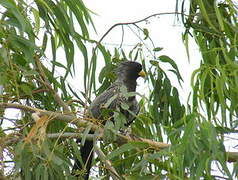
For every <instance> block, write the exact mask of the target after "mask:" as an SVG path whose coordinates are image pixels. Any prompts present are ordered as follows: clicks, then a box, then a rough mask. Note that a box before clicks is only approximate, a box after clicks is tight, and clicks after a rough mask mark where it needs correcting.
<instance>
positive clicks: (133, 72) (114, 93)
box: [73, 60, 146, 180]
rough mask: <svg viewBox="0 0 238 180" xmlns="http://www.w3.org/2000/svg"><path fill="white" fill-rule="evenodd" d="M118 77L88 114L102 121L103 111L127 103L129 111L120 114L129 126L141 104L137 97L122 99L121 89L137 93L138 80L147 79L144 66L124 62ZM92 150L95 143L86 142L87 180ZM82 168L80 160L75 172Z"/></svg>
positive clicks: (93, 104)
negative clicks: (140, 78)
mask: <svg viewBox="0 0 238 180" xmlns="http://www.w3.org/2000/svg"><path fill="white" fill-rule="evenodd" d="M116 75H117V79H116V81H115V82H114V83H112V84H111V85H110V86H109V88H107V89H106V90H105V91H104V92H102V93H101V94H100V95H99V96H97V97H96V98H95V99H94V100H93V101H92V103H91V104H90V106H89V110H88V114H89V116H90V117H92V118H95V119H99V120H100V119H103V109H105V108H107V109H110V110H115V109H116V108H117V107H118V106H120V103H126V104H127V105H128V110H125V109H122V108H120V112H121V113H122V114H123V115H124V116H125V117H126V120H127V122H126V123H125V126H129V125H130V124H131V123H132V122H133V120H134V119H135V115H137V114H138V113H139V104H138V102H137V100H136V97H135V95H132V96H129V97H128V98H125V97H122V96H121V94H120V89H121V87H125V88H126V90H127V92H136V86H137V82H136V80H137V78H139V77H145V75H146V74H145V72H144V71H143V70H142V65H141V64H140V63H138V62H135V61H127V60H124V61H122V62H121V63H120V65H119V66H118V68H117V69H116ZM113 97H114V99H113ZM110 100H111V102H110V104H109V105H108V106H107V107H105V106H104V105H105V104H107V103H108V102H109V101H110ZM110 116H111V117H112V116H113V113H111V114H110ZM109 119H112V118H109ZM104 124H105V122H104ZM92 150H93V141H87V140H86V141H85V143H84V145H83V146H82V147H81V148H80V153H81V157H82V162H83V163H84V165H86V167H85V168H86V174H85V176H84V179H85V180H87V179H88V178H89V174H90V169H91V165H92V158H93V153H92ZM82 168H83V167H82V165H81V163H80V162H79V160H76V162H75V164H74V167H73V170H76V169H82Z"/></svg>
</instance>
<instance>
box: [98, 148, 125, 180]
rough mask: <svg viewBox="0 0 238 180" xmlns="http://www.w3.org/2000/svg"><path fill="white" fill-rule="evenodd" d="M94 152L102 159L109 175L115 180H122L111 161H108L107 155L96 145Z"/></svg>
mask: <svg viewBox="0 0 238 180" xmlns="http://www.w3.org/2000/svg"><path fill="white" fill-rule="evenodd" d="M94 151H95V152H96V154H97V155H98V157H99V158H100V159H101V161H102V162H104V163H105V166H106V168H107V169H108V170H109V173H110V175H111V176H112V178H113V179H115V180H116V179H122V178H121V176H119V174H118V173H117V171H116V169H115V168H114V167H113V166H112V163H111V161H109V160H107V157H106V155H105V154H104V153H103V152H102V151H101V149H100V148H99V147H98V146H97V145H96V144H95V145H94Z"/></svg>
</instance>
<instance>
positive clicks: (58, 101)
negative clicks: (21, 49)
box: [35, 56, 71, 113]
mask: <svg viewBox="0 0 238 180" xmlns="http://www.w3.org/2000/svg"><path fill="white" fill-rule="evenodd" d="M35 60H36V65H37V69H38V72H39V74H40V76H41V78H42V80H41V81H40V83H42V84H43V85H45V86H46V87H47V88H48V89H49V91H50V92H52V95H53V97H54V99H55V101H56V102H57V103H58V104H59V105H60V106H61V107H63V111H64V112H67V113H70V112H71V111H70V109H69V107H68V105H67V104H66V103H65V102H64V101H63V100H62V99H61V98H60V96H59V95H58V94H57V92H56V91H55V90H54V89H53V88H52V87H51V85H50V82H49V80H48V78H47V77H46V75H45V73H44V70H43V69H42V66H43V64H42V63H41V62H40V59H39V57H38V56H36V57H35Z"/></svg>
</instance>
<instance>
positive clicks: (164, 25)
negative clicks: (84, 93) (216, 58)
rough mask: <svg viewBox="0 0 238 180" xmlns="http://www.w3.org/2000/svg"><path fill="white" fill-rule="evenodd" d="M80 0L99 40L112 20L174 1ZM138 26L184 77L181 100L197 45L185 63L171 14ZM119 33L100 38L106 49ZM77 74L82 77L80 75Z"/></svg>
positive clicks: (132, 39) (165, 8)
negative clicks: (171, 60)
mask: <svg viewBox="0 0 238 180" xmlns="http://www.w3.org/2000/svg"><path fill="white" fill-rule="evenodd" d="M84 3H85V4H86V6H87V7H88V8H89V9H90V10H92V11H93V12H95V13H97V14H98V15H94V16H93V22H94V24H95V27H96V28H97V34H95V33H94V32H93V31H91V38H92V39H95V40H99V39H100V38H101V37H102V35H103V34H104V33H105V32H106V31H107V30H108V29H109V28H110V27H111V26H112V25H114V24H116V23H119V22H124V23H125V22H133V21H137V20H140V19H143V18H145V17H147V16H149V15H151V14H154V13H163V12H175V0H166V1H158V0H146V1H145V0H120V1H113V0H84ZM138 25H140V27H141V28H147V29H148V30H149V32H150V37H151V38H152V40H153V41H154V43H155V46H156V47H163V48H164V49H163V50H162V51H161V54H160V55H167V56H169V57H171V58H172V59H173V60H175V62H176V63H177V65H178V67H179V70H180V73H181V75H182V77H183V79H184V84H183V90H180V93H181V94H180V95H181V96H180V98H181V100H183V102H184V103H185V102H186V100H187V96H188V93H189V92H190V78H191V73H192V72H193V71H194V69H195V68H197V67H198V66H199V63H200V59H201V57H200V53H199V50H198V47H197V46H196V44H195V43H194V42H193V41H192V40H191V41H190V63H189V62H188V58H187V55H186V51H185V46H184V44H183V42H182V38H181V37H182V35H181V33H182V32H183V25H180V24H178V22H176V21H175V16H174V15H163V16H160V18H157V17H156V18H151V19H149V21H148V23H140V24H138ZM125 33H126V34H125V39H124V45H133V46H134V45H136V44H137V43H138V42H139V39H138V38H137V37H136V36H135V35H134V34H133V33H131V32H130V30H129V29H128V28H125ZM121 35H122V34H121V28H120V27H117V28H116V29H114V30H113V31H112V32H111V33H110V34H109V35H108V36H107V38H105V39H104V41H103V43H104V44H108V46H107V48H109V49H110V48H112V49H113V48H114V47H118V46H114V45H113V44H120V43H121ZM133 46H123V48H126V47H128V48H129V50H131V48H132V47H133ZM49 54H50V53H49ZM76 58H77V56H76ZM102 62H103V61H102ZM76 68H77V67H76ZM79 69H80V65H79ZM79 75H80V76H82V74H79ZM78 78H80V77H78ZM81 78H82V77H81ZM76 81H77V80H75V79H73V80H72V81H71V80H69V82H72V83H71V84H72V85H73V87H76V89H80V87H78V85H77V84H78V83H75V82H76ZM172 81H173V82H174V84H173V85H176V86H177V85H178V84H177V81H176V80H175V79H173V78H172ZM138 84H140V86H139V88H138V89H139V92H140V93H141V94H143V92H145V90H146V89H147V87H146V86H147V85H144V84H143V80H140V82H138ZM141 84H142V85H141ZM7 111H8V112H7V113H6V114H8V117H9V118H17V117H18V116H19V114H18V113H16V112H13V110H12V109H9V110H7ZM236 144H237V143H235V144H232V143H230V144H229V145H230V146H227V147H228V150H230V151H232V150H234V149H232V148H231V146H234V145H236Z"/></svg>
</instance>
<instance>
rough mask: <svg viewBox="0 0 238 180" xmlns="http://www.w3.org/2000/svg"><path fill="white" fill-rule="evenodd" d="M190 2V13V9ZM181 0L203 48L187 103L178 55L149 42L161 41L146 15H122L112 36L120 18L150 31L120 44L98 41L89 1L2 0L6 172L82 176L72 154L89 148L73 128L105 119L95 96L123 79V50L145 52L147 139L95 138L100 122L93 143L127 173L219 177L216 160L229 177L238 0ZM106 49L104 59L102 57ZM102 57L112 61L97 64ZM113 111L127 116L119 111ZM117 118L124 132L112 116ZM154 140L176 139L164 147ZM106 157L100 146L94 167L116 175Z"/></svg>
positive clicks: (140, 57)
mask: <svg viewBox="0 0 238 180" xmlns="http://www.w3.org/2000/svg"><path fill="white" fill-rule="evenodd" d="M186 3H189V6H190V7H189V14H188V15H185V13H184V12H185V9H184V5H185V4H186ZM181 4H182V5H181V12H182V13H180V15H181V21H182V22H183V24H184V27H185V31H184V33H183V40H184V43H185V46H186V48H187V49H188V47H189V44H188V42H189V38H193V39H195V41H196V43H197V45H198V46H199V48H200V52H201V55H202V59H201V65H200V67H199V68H198V69H197V70H195V71H194V72H193V74H192V77H191V84H192V85H191V86H192V96H191V99H190V100H188V104H187V105H186V104H183V103H182V102H181V100H180V98H179V91H178V87H175V86H173V85H172V82H171V73H169V72H172V74H173V75H175V77H176V78H177V80H178V82H179V84H180V85H182V84H183V77H182V76H181V75H180V72H179V69H178V66H177V64H176V60H173V59H171V58H170V57H169V55H164V54H162V52H163V51H162V50H163V48H161V47H147V46H146V43H144V42H150V43H151V44H152V46H153V41H152V39H151V38H150V34H149V30H148V29H146V28H144V27H140V26H138V25H137V24H138V23H139V22H141V21H138V22H132V23H125V24H123V23H119V24H116V25H115V26H113V27H112V28H111V29H110V30H109V31H108V32H106V33H105V36H106V35H107V34H108V33H109V32H110V31H111V30H113V28H114V27H116V26H133V27H134V28H137V29H138V30H139V31H141V32H142V37H141V38H140V39H139V42H138V44H137V45H136V46H135V47H134V48H133V49H132V50H131V51H130V52H129V53H125V52H126V51H125V50H122V49H120V48H119V49H117V48H115V49H114V51H111V50H110V51H109V50H108V49H107V47H106V46H103V45H102V43H101V41H102V40H103V38H104V37H105V36H104V37H102V39H101V40H100V41H98V42H97V41H95V40H92V39H91V38H90V35H89V29H90V28H94V25H93V22H92V19H91V11H90V10H89V9H88V8H87V7H85V5H84V3H83V2H82V1H81V0H58V1H55V0H32V1H24V0H18V1H15V0H4V1H0V12H1V21H0V101H1V102H0V108H1V111H0V113H1V114H0V117H1V129H0V130H1V141H0V143H1V161H2V164H3V166H4V167H3V168H2V170H1V172H0V178H1V179H4V178H8V179H16V178H21V179H76V178H75V177H73V176H72V175H71V169H72V166H73V160H74V159H75V158H76V157H77V158H78V159H80V158H81V157H80V152H79V145H78V144H77V143H76V142H75V137H76V136H75V135H77V137H78V136H79V135H80V136H81V137H80V138H81V142H82V143H83V142H84V141H85V139H86V138H89V135H88V132H89V131H90V130H95V129H100V128H102V126H101V124H99V123H98V121H97V120H92V119H89V118H87V117H86V114H85V112H86V108H87V106H88V104H90V102H91V100H92V99H93V98H91V97H93V96H94V95H95V94H96V95H98V94H100V93H101V92H103V91H104V90H105V89H106V88H107V87H108V86H109V85H110V84H111V83H112V82H113V81H114V80H115V74H114V73H113V70H114V69H115V67H116V66H117V65H118V64H119V63H120V62H121V61H122V60H123V59H131V60H136V61H139V62H141V63H142V64H143V68H144V70H145V71H146V73H147V79H146V82H147V84H148V87H149V88H148V89H149V92H148V96H146V97H144V96H141V97H140V106H141V110H140V114H139V115H138V116H137V117H136V120H135V122H134V123H133V124H132V125H131V129H132V134H133V135H134V136H135V137H141V138H144V139H146V140H144V139H138V140H136V141H133V140H131V141H129V142H123V143H121V144H120V143H105V142H103V141H101V140H98V139H97V138H98V136H99V135H98V134H100V133H99V132H98V131H95V136H94V137H91V139H93V140H94V141H95V142H96V141H97V140H98V141H97V143H95V149H96V147H99V150H101V151H102V152H103V153H104V154H105V155H106V160H108V161H109V162H111V164H112V165H111V166H112V167H113V168H114V169H115V171H116V172H117V173H118V174H119V175H120V177H121V179H136V178H143V179H152V178H155V179H156V178H159V179H188V178H190V179H200V178H201V177H203V178H204V179H216V173H214V171H213V168H214V167H218V169H219V171H220V173H221V174H223V175H224V178H225V179H226V178H227V179H234V178H235V177H236V176H237V163H234V168H233V170H232V169H231V168H230V169H229V168H228V163H227V160H228V161H230V160H229V156H228V153H227V152H226V150H225V146H224V134H226V133H234V132H236V131H237V130H236V129H237V124H238V123H237V113H238V111H237V105H238V101H237V97H238V91H237V89H238V80H237V73H238V65H237V60H238V58H237V56H238V52H237V44H238V39H237V33H238V24H237V17H238V7H237V4H235V3H234V2H232V1H230V0H225V1H222V2H221V1H218V0H217V1H216V0H193V1H190V2H187V1H185V0H183V1H182V2H181ZM162 14H163V13H162ZM157 15H159V14H157ZM154 16H156V15H154ZM150 17H151V16H150ZM145 20H147V19H144V21H145ZM92 47H93V48H92ZM148 49H149V51H150V56H149V58H148V56H147V55H146V51H147V50H148ZM90 50H92V54H90V53H89V51H90ZM187 52H188V56H189V51H187ZM76 53H77V57H75V54H76ZM62 54H64V55H65V58H62ZM101 56H103V60H99V59H100V57H101ZM64 59H65V61H64ZM148 59H150V60H148ZM102 63H104V64H105V66H104V67H103V68H102V69H98V68H97V67H98V66H97V65H98V64H102ZM77 64H80V67H81V68H80V69H78V68H77V67H78V66H77ZM164 65H168V67H169V70H168V71H167V70H165V69H164V68H163V67H164ZM99 70H100V73H98V71H99ZM59 72H60V73H59ZM75 74H77V75H78V74H79V75H80V76H81V77H80V78H81V82H77V83H75V85H72V84H70V83H68V79H69V78H74V77H75ZM99 84H100V86H99ZM75 86H77V89H80V90H77V89H76V88H75ZM98 86H99V87H98ZM139 96H140V95H139ZM10 107H14V108H17V109H19V112H20V116H19V118H18V119H17V120H16V119H13V118H8V114H7V112H6V109H8V108H10ZM122 108H123V107H122ZM124 108H126V106H124ZM204 110H205V111H204ZM60 113H61V114H60ZM39 114H40V115H39ZM115 118H117V120H118V122H119V121H123V119H121V118H123V117H122V116H120V115H118V114H117V116H115ZM34 120H35V121H34ZM85 120H87V121H89V122H91V123H85ZM5 124H10V125H11V126H12V128H5V127H4V125H5ZM95 126H96V127H95ZM115 126H116V125H115ZM110 128H111V131H112V133H113V134H114V135H115V137H116V136H118V132H115V131H113V129H115V127H114V126H113V124H111V125H110ZM117 128H118V127H117ZM117 128H116V129H117ZM79 132H80V133H79ZM67 133H71V135H70V136H66V135H68V134H67ZM97 135H98V136H97ZM119 136H120V134H119ZM65 137H69V138H65ZM135 139H136V138H135ZM124 140H125V139H124ZM153 142H165V143H169V144H171V146H170V145H168V146H167V148H162V147H161V148H160V147H158V145H157V146H156V145H154V144H153ZM122 144H123V145H122ZM236 157H237V156H236ZM237 159H238V158H235V161H237ZM106 162H107V161H105V157H104V158H102V156H101V155H100V153H99V154H97V156H96V158H95V160H94V165H95V167H97V168H95V169H96V172H97V173H96V175H95V176H97V177H100V178H105V179H109V176H110V171H112V169H110V168H108V166H107V163H106ZM79 174H83V172H79Z"/></svg>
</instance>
